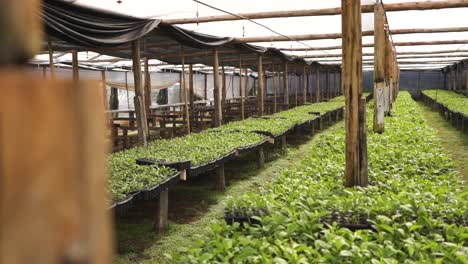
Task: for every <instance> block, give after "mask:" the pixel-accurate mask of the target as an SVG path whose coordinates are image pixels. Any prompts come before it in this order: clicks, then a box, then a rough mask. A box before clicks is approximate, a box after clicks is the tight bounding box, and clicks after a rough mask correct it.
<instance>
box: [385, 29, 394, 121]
mask: <svg viewBox="0 0 468 264" xmlns="http://www.w3.org/2000/svg"><path fill="white" fill-rule="evenodd" d="M388 32H389V31H388V30H386V31H385V53H384V56H385V57H384V63H385V87H384V95H385V100H384V101H385V113H386V114H389V113H390V90H391V83H392V42H391V41H390V35H389V33H388Z"/></svg>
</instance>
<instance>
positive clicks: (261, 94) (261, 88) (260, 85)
mask: <svg viewBox="0 0 468 264" xmlns="http://www.w3.org/2000/svg"><path fill="white" fill-rule="evenodd" d="M257 68H258V69H257V70H258V94H257V97H258V115H259V116H262V115H263V114H264V110H265V109H264V107H265V101H264V100H265V99H264V94H265V85H264V79H263V58H262V56H261V55H259V56H258V67H257Z"/></svg>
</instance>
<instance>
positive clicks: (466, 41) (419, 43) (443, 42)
mask: <svg viewBox="0 0 468 264" xmlns="http://www.w3.org/2000/svg"><path fill="white" fill-rule="evenodd" d="M450 44H468V39H457V40H433V41H412V42H393V45H394V46H424V45H450ZM362 47H363V48H372V47H374V44H373V43H367V44H362ZM335 49H341V46H326V47H312V48H282V49H280V50H284V51H320V50H335Z"/></svg>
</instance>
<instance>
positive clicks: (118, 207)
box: [108, 192, 139, 215]
mask: <svg viewBox="0 0 468 264" xmlns="http://www.w3.org/2000/svg"><path fill="white" fill-rule="evenodd" d="M138 193H139V192H135V193H133V194H131V195H129V196H127V198H125V199H123V200H121V201H118V202H114V203H113V204H112V205H111V206H110V207H108V209H109V210H113V211H114V213H115V214H116V215H123V214H125V213H127V212H128V210H129V209H130V208H131V207H132V205H133V199H134V197H135V195H137V194H138Z"/></svg>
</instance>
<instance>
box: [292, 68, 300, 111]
mask: <svg viewBox="0 0 468 264" xmlns="http://www.w3.org/2000/svg"><path fill="white" fill-rule="evenodd" d="M294 72H296V67H294ZM293 76H297V75H296V73H294V75H293ZM299 80H300V76H297V84H296V85H295V86H294V106H298V103H299V102H298V101H299V100H298V96H297V94H298V90H299V86H300V85H301V84H300V82H299Z"/></svg>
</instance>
